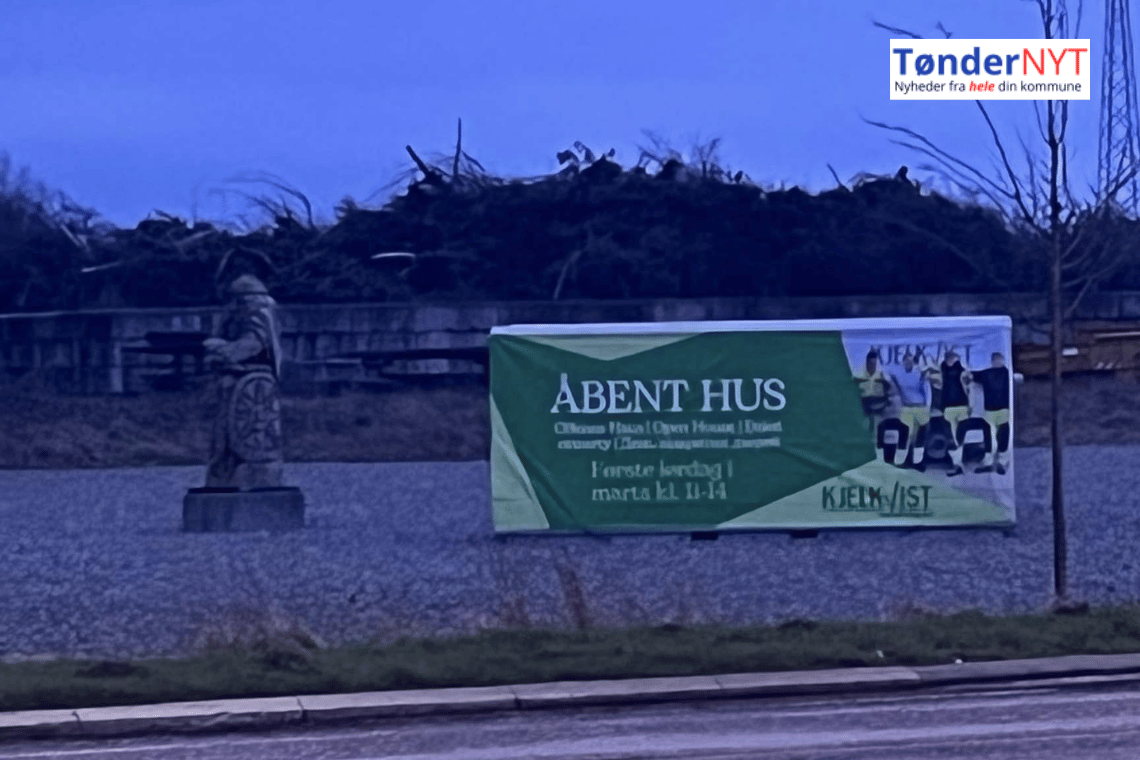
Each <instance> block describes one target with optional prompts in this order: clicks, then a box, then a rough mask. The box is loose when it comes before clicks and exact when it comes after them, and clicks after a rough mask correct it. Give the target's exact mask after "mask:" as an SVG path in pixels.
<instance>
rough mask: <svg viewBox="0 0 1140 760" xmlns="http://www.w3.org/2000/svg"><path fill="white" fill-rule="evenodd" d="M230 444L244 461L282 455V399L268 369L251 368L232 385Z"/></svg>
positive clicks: (257, 460) (269, 460) (276, 458)
mask: <svg viewBox="0 0 1140 760" xmlns="http://www.w3.org/2000/svg"><path fill="white" fill-rule="evenodd" d="M229 433H230V435H229V439H230V448H231V449H233V452H234V453H235V454H237V455H238V456H239V457H241V458H242V459H244V460H245V461H247V462H273V461H278V460H280V459H281V456H282V455H281V401H280V398H279V396H278V394H277V380H276V379H274V377H273V375H272V374H271V373H269V372H250V373H249V374H247V375H243V376H242V377H241V378H240V379H239V380H238V381H237V385H235V386H234V390H233V395H232V396H231V398H230V409H229Z"/></svg>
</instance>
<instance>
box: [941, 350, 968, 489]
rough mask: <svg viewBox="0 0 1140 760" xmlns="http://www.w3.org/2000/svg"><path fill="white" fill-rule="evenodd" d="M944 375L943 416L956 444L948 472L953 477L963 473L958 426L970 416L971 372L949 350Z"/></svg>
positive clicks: (944, 363) (942, 373)
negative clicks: (969, 385)
mask: <svg viewBox="0 0 1140 760" xmlns="http://www.w3.org/2000/svg"><path fill="white" fill-rule="evenodd" d="M940 369H941V375H942V394H941V396H942V397H941V407H942V417H943V419H945V420H946V423H947V424H948V425H949V426H950V435H951V436H952V438H953V441H954V445H953V448H951V449H950V461H951V462H952V463H953V465H954V467H953V468H952V469H951V470H950V471H949V472H947V473H946V475H947V476H949V477H953V476H955V475H961V474H962V445H961V444H960V443H958V426H959V425H960V424H962V422H964V421H965V420H967V419H969V417H970V393H969V391H968V390H967V388H968V385H967V384H968V383H969V372H967V371H966V368H965V367H963V366H962V363H961V361H959V358H958V354H957V352H955V351H947V352H946V356H945V358H943V360H942V365H941V367H940Z"/></svg>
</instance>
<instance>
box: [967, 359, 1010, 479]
mask: <svg viewBox="0 0 1140 760" xmlns="http://www.w3.org/2000/svg"><path fill="white" fill-rule="evenodd" d="M969 376H970V380H971V381H973V382H976V383H977V384H978V385H980V386H981V387H982V396H983V397H984V400H985V402H984V405H985V419H986V422H988V423H989V426H990V433H991V436H992V437H991V438H990V440H991V441H992V449H993V451H992V453H991V454H990V455H989V456H987V457H986V461H985V462H983V464H982V466H981V467H979V468H978V469H977V470H976V472H990V471H991V470H997V472H998V474H999V475H1004V474H1005V463H1004V462H1003V461H1002V452H1001V451H999V445H998V429H999V428H1001V426H1002V425H1006V426H1007V428H1006V429H1007V430H1008V425H1009V399H1010V372H1009V368H1008V367H1006V366H1005V357H1004V356H1003V355H1002V354H1000V353H998V352H996V351H995V352H994V354H993V356H991V357H990V366H989V367H988V368H987V369H980V370H974V371H972V372H970V373H969ZM1012 444H1013V442H1012V441H1010V442H1009V445H1008V446H1007V447H1006V454H1007V455H1008V453H1009V451H1008V449H1009V448H1010V446H1012Z"/></svg>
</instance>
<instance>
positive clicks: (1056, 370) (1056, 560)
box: [1049, 235, 1068, 601]
mask: <svg viewBox="0 0 1140 760" xmlns="http://www.w3.org/2000/svg"><path fill="white" fill-rule="evenodd" d="M1052 245H1053V251H1052V253H1053V262H1052V264H1053V265H1052V277H1051V280H1052V283H1051V287H1050V299H1049V300H1050V302H1051V304H1050V305H1051V307H1052V321H1053V351H1052V353H1053V377H1052V380H1053V382H1052V394H1051V399H1050V407H1051V410H1050V411H1051V412H1052V414H1051V415H1050V417H1051V422H1050V433H1051V436H1050V437H1051V438H1052V443H1053V471H1052V503H1053V593H1054V595H1055V596H1056V598H1057V599H1058V600H1059V601H1060V600H1064V599H1065V598H1066V597H1067V595H1068V541H1067V537H1066V534H1065V488H1064V475H1063V473H1064V467H1063V457H1064V451H1065V444H1064V438H1063V437H1062V425H1061V361H1062V356H1063V354H1064V349H1065V337H1064V334H1063V329H1064V320H1063V319H1062V310H1061V298H1062V290H1061V256H1060V241H1059V240H1058V239H1057V236H1056V235H1054V236H1053V243H1052Z"/></svg>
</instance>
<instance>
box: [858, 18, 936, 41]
mask: <svg viewBox="0 0 1140 760" xmlns="http://www.w3.org/2000/svg"><path fill="white" fill-rule="evenodd" d="M871 23H872V24H874V25H875V26H877V27H878V28H880V29H885V30H886V31H888V32H892V33H893V34H897V35H899V36H900V37H910V38H911V39H912V40H922V39H926V38H925V37H923V36H922V35H921V34H915V33H914V32H908V31H907V30H906V29H899V28H898V27H897V26H887V25H886V24H884V23H881V22H879V21H874V20H872V21H871Z"/></svg>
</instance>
